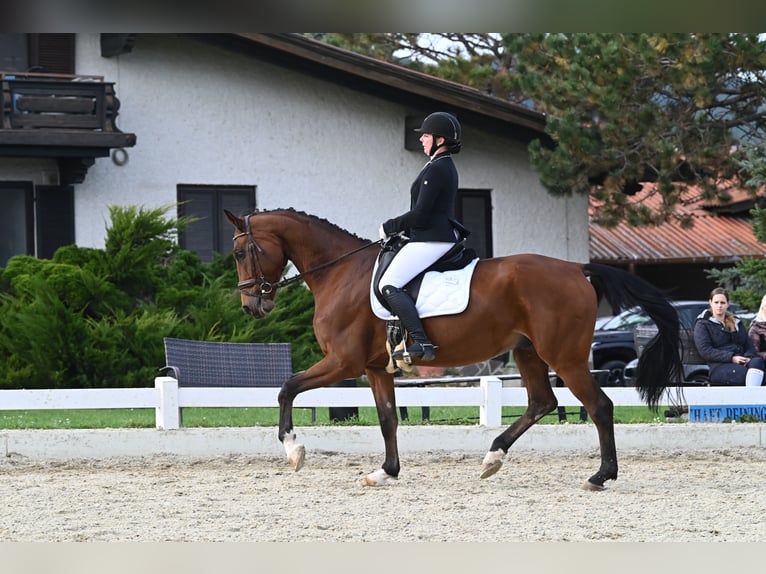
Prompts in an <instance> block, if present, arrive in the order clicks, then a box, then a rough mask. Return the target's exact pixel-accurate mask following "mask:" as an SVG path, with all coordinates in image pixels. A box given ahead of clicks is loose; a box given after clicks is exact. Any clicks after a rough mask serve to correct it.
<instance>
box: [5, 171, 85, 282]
mask: <svg viewBox="0 0 766 574" xmlns="http://www.w3.org/2000/svg"><path fill="white" fill-rule="evenodd" d="M73 243H74V188H73V187H71V186H66V187H58V186H43V185H40V186H37V187H35V186H34V185H33V184H32V182H31V181H21V182H0V267H5V266H6V265H7V264H8V259H10V258H11V257H13V256H14V255H36V256H37V257H42V258H46V259H49V258H51V257H53V253H54V252H55V251H56V249H58V248H59V247H62V246H63V245H71V244H73Z"/></svg>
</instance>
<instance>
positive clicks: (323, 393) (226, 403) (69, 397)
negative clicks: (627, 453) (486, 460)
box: [0, 376, 766, 430]
mask: <svg viewBox="0 0 766 574" xmlns="http://www.w3.org/2000/svg"><path fill="white" fill-rule="evenodd" d="M438 381H439V382H441V383H446V382H449V380H448V379H440V380H438ZM413 383H414V384H418V383H417V381H413ZM422 383H425V384H428V386H421V387H416V386H397V389H396V402H397V406H399V407H464V406H468V407H479V425H480V426H484V427H500V426H503V423H502V408H503V407H505V406H522V407H525V406H526V405H527V394H526V389H524V388H523V387H506V386H503V381H502V380H501V378H499V377H497V376H483V377H479V378H478V383H479V384H478V386H459V387H455V386H432V384H429V382H428V381H426V380H424V381H422ZM422 383H421V384H422ZM553 392H554V393H555V395H556V398H557V399H558V403H559V406H562V407H579V406H581V403H580V401H579V400H577V399H576V398H575V397H574V395H573V394H572V393H571V391H569V389H567V388H563V387H554V388H553ZM604 392H605V393H606V394H607V395H608V396H609V398H610V399H611V400H612V401H613V403H614V404H615V406H646V405H645V403H644V402H643V401H642V400H641V398H640V397H639V395H638V392H637V391H636V389H635V388H633V387H622V388H620V387H608V388H604ZM678 392H679V389H678V388H676V387H671V388H669V389H668V391H667V392H666V395H665V396H664V397H663V399H667V400H666V401H665V402H663V404H668V405H678V404H679V396H678ZM278 393H279V389H278V388H252V387H247V388H242V387H179V385H178V381H177V380H176V379H174V378H173V377H166V376H163V377H157V378H155V385H154V388H130V389H127V388H97V389H35V390H18V389H6V390H0V410H47V409H140V408H153V409H155V413H156V425H155V426H156V428H157V429H165V430H175V429H178V428H180V422H181V414H180V413H181V409H182V408H185V407H276V406H278V402H277V395H278ZM683 399H684V404H685V405H688V406H689V408H690V409H691V408H692V406H693V405H706V406H711V405H713V406H717V407H727V406H731V407H741V406H743V405H745V406H749V407H757V408H758V409H760V410H766V387H684V388H683ZM294 406H295V407H300V408H304V407H306V408H311V407H374V406H375V402H374V399H373V396H372V392H371V391H370V389H369V388H367V387H355V388H349V387H325V388H321V389H313V390H311V391H307V392H305V393H302V394H300V395H298V397H297V398H296V400H295V403H294Z"/></svg>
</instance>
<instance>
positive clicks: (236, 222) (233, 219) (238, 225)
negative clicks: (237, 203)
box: [223, 209, 245, 233]
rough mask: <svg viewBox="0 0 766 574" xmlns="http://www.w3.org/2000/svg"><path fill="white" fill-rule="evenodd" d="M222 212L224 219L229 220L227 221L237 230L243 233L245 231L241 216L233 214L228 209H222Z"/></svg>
mask: <svg viewBox="0 0 766 574" xmlns="http://www.w3.org/2000/svg"><path fill="white" fill-rule="evenodd" d="M223 212H224V213H225V214H226V219H228V220H229V222H230V223H231V224H232V225H233V226H234V227H235V229H237V230H238V231H240V232H242V233H244V232H245V220H244V219H242V218H241V217H237V216H236V215H234V214H233V213H232V212H231V211H229V210H228V209H224V210H223Z"/></svg>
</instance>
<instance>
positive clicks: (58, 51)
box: [28, 34, 75, 74]
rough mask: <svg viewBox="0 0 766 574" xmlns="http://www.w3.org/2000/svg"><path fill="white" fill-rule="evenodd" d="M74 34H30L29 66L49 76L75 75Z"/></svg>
mask: <svg viewBox="0 0 766 574" xmlns="http://www.w3.org/2000/svg"><path fill="white" fill-rule="evenodd" d="M74 39H75V36H74V34H29V36H28V49H29V55H28V64H29V67H30V68H33V67H38V66H39V67H40V68H41V69H40V70H32V71H39V72H46V73H49V74H74V73H75V70H74Z"/></svg>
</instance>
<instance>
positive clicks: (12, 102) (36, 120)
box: [0, 72, 120, 132]
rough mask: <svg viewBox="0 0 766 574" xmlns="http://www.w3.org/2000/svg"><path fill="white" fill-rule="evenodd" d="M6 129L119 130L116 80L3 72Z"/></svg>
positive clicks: (1, 98)
mask: <svg viewBox="0 0 766 574" xmlns="http://www.w3.org/2000/svg"><path fill="white" fill-rule="evenodd" d="M0 81H1V82H2V92H1V93H0V109H2V123H0V129H2V130H38V129H43V130H90V131H101V132H119V131H120V130H119V129H117V126H116V124H115V118H116V117H117V111H118V110H119V107H120V102H119V100H118V99H117V97H116V96H115V93H114V83H113V82H104V79H103V77H101V76H71V75H62V74H35V73H21V72H0Z"/></svg>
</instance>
